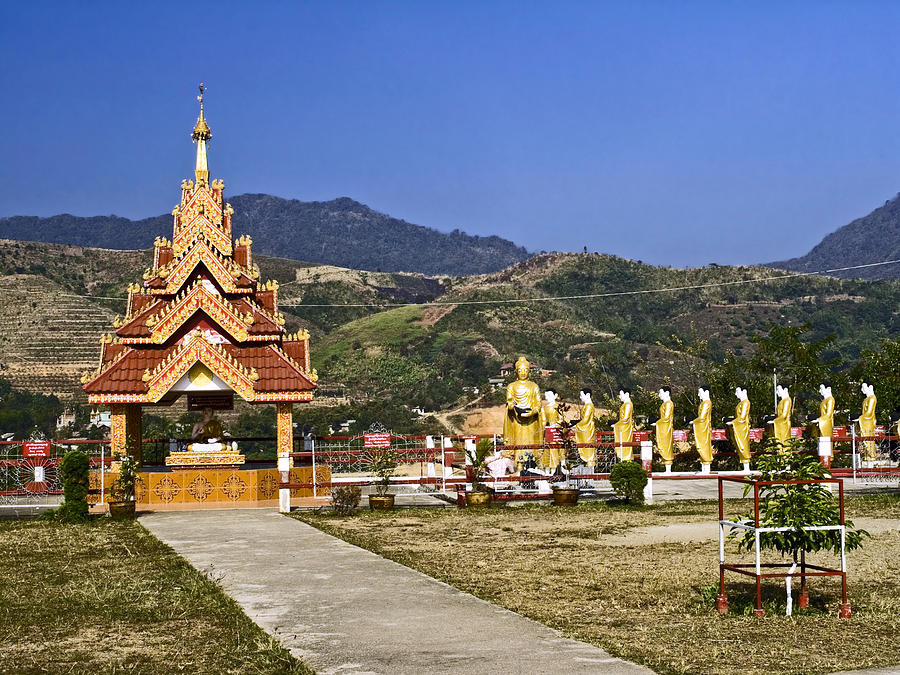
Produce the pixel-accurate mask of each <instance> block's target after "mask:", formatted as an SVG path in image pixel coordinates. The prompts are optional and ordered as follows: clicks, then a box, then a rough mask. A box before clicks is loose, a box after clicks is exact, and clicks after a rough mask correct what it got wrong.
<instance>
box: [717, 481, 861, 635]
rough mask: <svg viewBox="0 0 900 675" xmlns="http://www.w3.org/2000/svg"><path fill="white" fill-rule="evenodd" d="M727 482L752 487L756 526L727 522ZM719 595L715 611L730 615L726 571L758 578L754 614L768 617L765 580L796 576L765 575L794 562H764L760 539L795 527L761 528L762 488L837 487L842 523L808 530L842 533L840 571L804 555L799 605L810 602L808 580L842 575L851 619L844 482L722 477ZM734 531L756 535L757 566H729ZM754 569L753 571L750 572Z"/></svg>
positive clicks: (844, 610)
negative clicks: (728, 540)
mask: <svg viewBox="0 0 900 675" xmlns="http://www.w3.org/2000/svg"><path fill="white" fill-rule="evenodd" d="M724 481H729V482H732V483H741V484H743V485H751V486H753V518H754V520H753V524H752V525H751V524H749V523H747V522H741V521H734V520H726V519H725V502H724V489H723V488H724ZM718 482H719V595H718V597H717V598H716V608H717V609H718V611H719V613H720V614H727V613H728V595H727V594H726V593H725V572H726V571H728V572H735V573H737V574H743V575H745V576H750V577H754V578H755V579H756V609H755V610H753V613H754V614H755V615H756V616H759V617H762V616H765V615H766V612H765V610H764V609H763V607H762V580H763V579H770V578H787V577H794V576H797V574H796V572H794V573H791V572H763V569H766V570H775V569H783V568H791V567H792V563H763V562H762V561H761V557H760V547H759V536H760V534H762V533H764V532H791V531H793V530H794V529H796V528H792V527H760V526H759V488H760V487H761V486H765V485H805V484H837V486H838V501H839V504H840V524H838V525H811V526H809V527H807V528H804V529H806V530H823V531H824V530H834V531H839V532H840V533H841V568H840V569H835V568H833V567H823V566H821V565H811V564H809V563H807V562H806V553H805V551H804V552H802V556H801V562H800V598H799V602H798V606H800V607H806V606H807V604H808V602H809V600H808V597H809V596H808V594H807V590H806V578H807V577H827V576H839V577H840V578H841V611H840V617H841V618H842V619H849V618H850V603H849V602H848V601H847V552H846V547H845V543H846V534H847V530H846V527H845V525H844V481H842V480H841V479H839V478H822V479H816V480H748V479H746V478H737V477H731V476H719V477H718ZM726 527H729V528H730V529H731V530H735V529H739V530H747V531H750V532H753V533H754V537H755V543H754V545H753V548H754V554H755V556H756V561H755V563H726V562H725V528H726ZM751 570H752V571H751Z"/></svg>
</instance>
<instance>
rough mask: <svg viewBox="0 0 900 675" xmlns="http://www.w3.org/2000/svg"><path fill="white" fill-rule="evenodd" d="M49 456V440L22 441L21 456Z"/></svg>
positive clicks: (30, 457)
mask: <svg viewBox="0 0 900 675" xmlns="http://www.w3.org/2000/svg"><path fill="white" fill-rule="evenodd" d="M49 456H50V441H25V442H24V443H22V457H25V458H26V459H35V458H38V457H49Z"/></svg>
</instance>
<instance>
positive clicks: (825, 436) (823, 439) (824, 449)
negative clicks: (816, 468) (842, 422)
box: [809, 382, 834, 466]
mask: <svg viewBox="0 0 900 675" xmlns="http://www.w3.org/2000/svg"><path fill="white" fill-rule="evenodd" d="M819 394H821V395H822V402H821V403H819V416H818V417H816V416H815V415H813V416H812V419H810V420H809V421H810V422H815V425H816V431H817V432H818V433H817V434H816V435H817V436H818V437H819V461H820V462H822V464H824V465H825V466H831V455H832V441H831V435H832V434H833V433H834V396H832V395H831V383H829V382H823V383H822V384H820V385H819Z"/></svg>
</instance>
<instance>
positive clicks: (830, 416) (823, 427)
mask: <svg viewBox="0 0 900 675" xmlns="http://www.w3.org/2000/svg"><path fill="white" fill-rule="evenodd" d="M816 425H818V427H819V437H820V438H831V434H832V433H833V432H834V396H828V397H826V398H823V399H822V402H821V403H820V404H819V417H818V419H817V420H816Z"/></svg>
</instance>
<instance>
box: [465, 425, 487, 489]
mask: <svg viewBox="0 0 900 675" xmlns="http://www.w3.org/2000/svg"><path fill="white" fill-rule="evenodd" d="M493 451H494V444H493V443H492V442H491V440H490V439H489V438H482V439H481V440H480V441H478V443H476V445H475V449H474V450H468V449H466V451H465V453H466V456H467V457H468V458H469V462H470V463H471V465H472V492H490V490H489V489H488V486H487V484H486V483H485V482H484V479H485V478H486V476H487V458H488V455H491V454H493Z"/></svg>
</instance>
